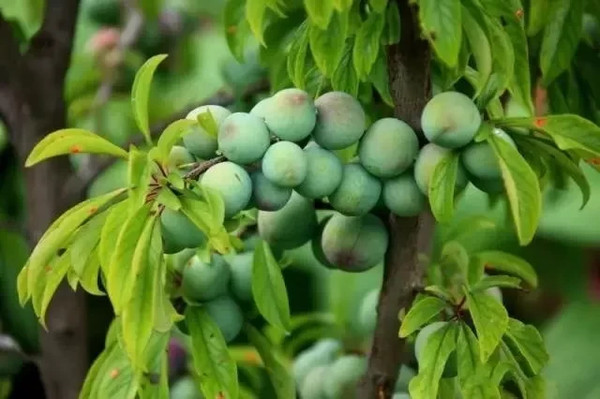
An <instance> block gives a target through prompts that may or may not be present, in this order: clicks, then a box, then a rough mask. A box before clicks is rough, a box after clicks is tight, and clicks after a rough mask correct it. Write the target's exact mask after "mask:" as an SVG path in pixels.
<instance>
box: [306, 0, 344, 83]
mask: <svg viewBox="0 0 600 399" xmlns="http://www.w3.org/2000/svg"><path fill="white" fill-rule="evenodd" d="M319 2H320V1H319ZM347 29H348V21H347V19H346V18H344V16H343V15H341V14H340V13H337V12H336V13H334V14H333V16H332V18H331V19H330V21H329V24H328V25H327V26H326V27H325V28H320V27H319V26H317V25H311V26H310V28H309V32H308V36H309V43H310V49H311V52H312V54H313V58H314V59H315V63H316V64H317V67H318V68H319V70H320V71H321V72H322V73H323V75H325V76H326V77H329V76H331V75H332V74H333V71H335V68H336V67H337V66H338V64H339V62H340V59H341V58H342V55H343V52H344V42H345V41H346V33H347Z"/></svg>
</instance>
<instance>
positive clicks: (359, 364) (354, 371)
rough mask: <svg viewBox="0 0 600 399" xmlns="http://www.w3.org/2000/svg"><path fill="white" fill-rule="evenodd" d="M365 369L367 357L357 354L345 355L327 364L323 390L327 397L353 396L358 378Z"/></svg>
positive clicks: (337, 398) (341, 397) (343, 398)
mask: <svg viewBox="0 0 600 399" xmlns="http://www.w3.org/2000/svg"><path fill="white" fill-rule="evenodd" d="M366 370H367V359H366V358H365V357H363V356H358V355H345V356H342V357H340V358H338V359H337V360H336V361H335V362H333V363H332V364H331V365H330V366H329V372H328V374H327V379H326V380H325V383H324V391H325V394H326V395H327V398H328V399H347V398H354V397H355V395H356V393H355V392H356V385H357V383H358V380H359V379H360V377H362V375H363V374H364V373H365V371H366Z"/></svg>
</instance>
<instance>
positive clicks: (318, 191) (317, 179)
mask: <svg viewBox="0 0 600 399" xmlns="http://www.w3.org/2000/svg"><path fill="white" fill-rule="evenodd" d="M304 154H306V160H307V165H308V169H307V173H306V178H305V179H304V181H303V182H302V183H300V185H299V186H298V187H296V191H297V192H299V193H300V194H302V195H303V196H304V197H306V198H312V199H315V198H323V197H326V196H328V195H330V194H331V193H333V192H334V191H335V189H336V188H338V186H339V185H340V183H341V182H342V174H343V172H344V168H343V166H342V163H341V162H340V159H339V158H338V157H337V156H336V155H335V154H334V153H332V152H331V151H328V150H326V149H324V148H321V147H319V145H318V144H317V143H314V142H312V143H309V144H308V145H307V146H306V147H305V148H304Z"/></svg>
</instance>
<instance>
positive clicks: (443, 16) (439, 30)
mask: <svg viewBox="0 0 600 399" xmlns="http://www.w3.org/2000/svg"><path fill="white" fill-rule="evenodd" d="M419 20H420V22H421V29H422V31H423V35H424V36H425V37H426V38H427V40H429V42H430V43H431V46H432V47H433V50H434V51H435V54H436V55H437V57H438V58H439V59H440V60H441V61H442V62H443V63H445V64H446V65H448V66H449V67H453V66H455V65H456V64H457V63H458V53H459V51H460V44H461V41H462V29H461V12H460V1H459V0H420V1H419Z"/></svg>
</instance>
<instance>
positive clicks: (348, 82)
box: [331, 41, 359, 97]
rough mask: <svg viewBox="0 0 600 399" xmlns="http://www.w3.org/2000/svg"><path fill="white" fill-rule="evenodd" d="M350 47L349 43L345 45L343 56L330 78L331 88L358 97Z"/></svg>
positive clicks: (356, 78)
mask: <svg viewBox="0 0 600 399" xmlns="http://www.w3.org/2000/svg"><path fill="white" fill-rule="evenodd" d="M352 47H353V44H352V42H351V41H349V42H348V43H346V47H345V49H344V55H343V56H342V59H341V60H340V64H339V65H338V66H337V68H336V69H335V71H334V72H333V76H332V77H331V86H332V87H333V89H334V90H337V91H343V92H346V93H348V94H350V95H352V96H354V97H356V96H358V83H359V81H358V76H357V75H356V70H355V69H354V66H353V65H352Z"/></svg>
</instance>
